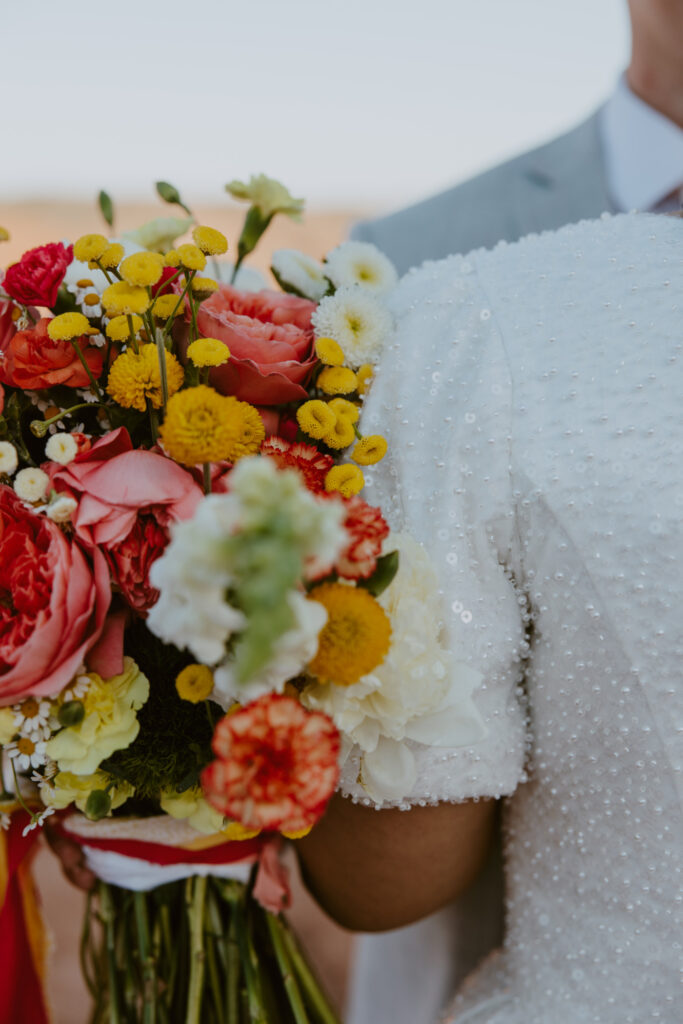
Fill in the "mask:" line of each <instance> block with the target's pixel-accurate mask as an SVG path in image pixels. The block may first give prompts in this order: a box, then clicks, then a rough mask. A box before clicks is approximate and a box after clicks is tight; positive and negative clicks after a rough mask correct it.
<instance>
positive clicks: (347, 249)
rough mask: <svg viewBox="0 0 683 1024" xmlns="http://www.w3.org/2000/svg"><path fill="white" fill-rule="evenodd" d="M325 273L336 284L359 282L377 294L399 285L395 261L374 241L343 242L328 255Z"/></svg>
mask: <svg viewBox="0 0 683 1024" xmlns="http://www.w3.org/2000/svg"><path fill="white" fill-rule="evenodd" d="M325 274H326V275H327V277H329V279H330V281H332V283H333V284H334V286H335V287H336V288H351V287H353V286H354V285H357V286H358V287H360V288H363V289H364V290H365V291H368V292H372V293H373V294H375V295H386V294H387V293H388V292H390V291H391V290H392V288H395V287H396V284H397V282H398V274H397V273H396V268H395V267H394V264H393V263H392V262H391V260H390V259H388V258H387V257H386V256H385V255H384V253H383V252H380V250H379V249H378V248H377V246H376V245H373V244H372V243H371V242H342V244H341V245H338V246H337V247H336V249H333V250H332V251H331V252H329V253H328V254H327V256H326V257H325Z"/></svg>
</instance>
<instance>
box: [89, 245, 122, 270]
mask: <svg viewBox="0 0 683 1024" xmlns="http://www.w3.org/2000/svg"><path fill="white" fill-rule="evenodd" d="M124 255H125V249H124V248H123V246H122V245H121V243H120V242H112V243H111V245H108V246H107V248H106V249H105V250H104V252H103V253H102V255H101V256H100V258H99V260H98V263H99V265H100V266H101V267H104V268H105V269H107V270H111V269H112V268H113V267H118V265H119V263H120V262H121V260H122V259H123V257H124ZM95 265H96V266H97V264H95Z"/></svg>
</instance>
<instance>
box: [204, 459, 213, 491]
mask: <svg viewBox="0 0 683 1024" xmlns="http://www.w3.org/2000/svg"><path fill="white" fill-rule="evenodd" d="M203 474H204V494H211V463H210V462H205V463H204V465H203Z"/></svg>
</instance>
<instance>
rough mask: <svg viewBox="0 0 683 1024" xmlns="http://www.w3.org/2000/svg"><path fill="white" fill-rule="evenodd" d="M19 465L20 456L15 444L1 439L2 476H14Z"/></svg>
mask: <svg viewBox="0 0 683 1024" xmlns="http://www.w3.org/2000/svg"><path fill="white" fill-rule="evenodd" d="M18 465H19V456H18V455H17V450H16V448H15V447H14V445H13V444H10V442H9V441H0V476H12V473H14V471H15V469H16V468H17V466H18Z"/></svg>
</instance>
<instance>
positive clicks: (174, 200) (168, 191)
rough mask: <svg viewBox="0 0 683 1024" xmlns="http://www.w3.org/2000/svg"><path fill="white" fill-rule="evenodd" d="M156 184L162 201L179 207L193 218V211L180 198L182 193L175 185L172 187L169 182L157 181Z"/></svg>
mask: <svg viewBox="0 0 683 1024" xmlns="http://www.w3.org/2000/svg"><path fill="white" fill-rule="evenodd" d="M154 184H155V187H156V190H157V194H158V196H159V198H160V199H163V201H164V202H165V203H171V205H172V206H179V207H180V208H181V209H183V210H184V211H185V213H187V214H189V216H190V217H192V216H193V213H192V210H190V209H189V207H187V206H186V205H185V203H184V202H183V201H182V199H181V198H180V192H179V191H178V189H177V188H176V187H175V185H171V183H170V182H169V181H155V183H154Z"/></svg>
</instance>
